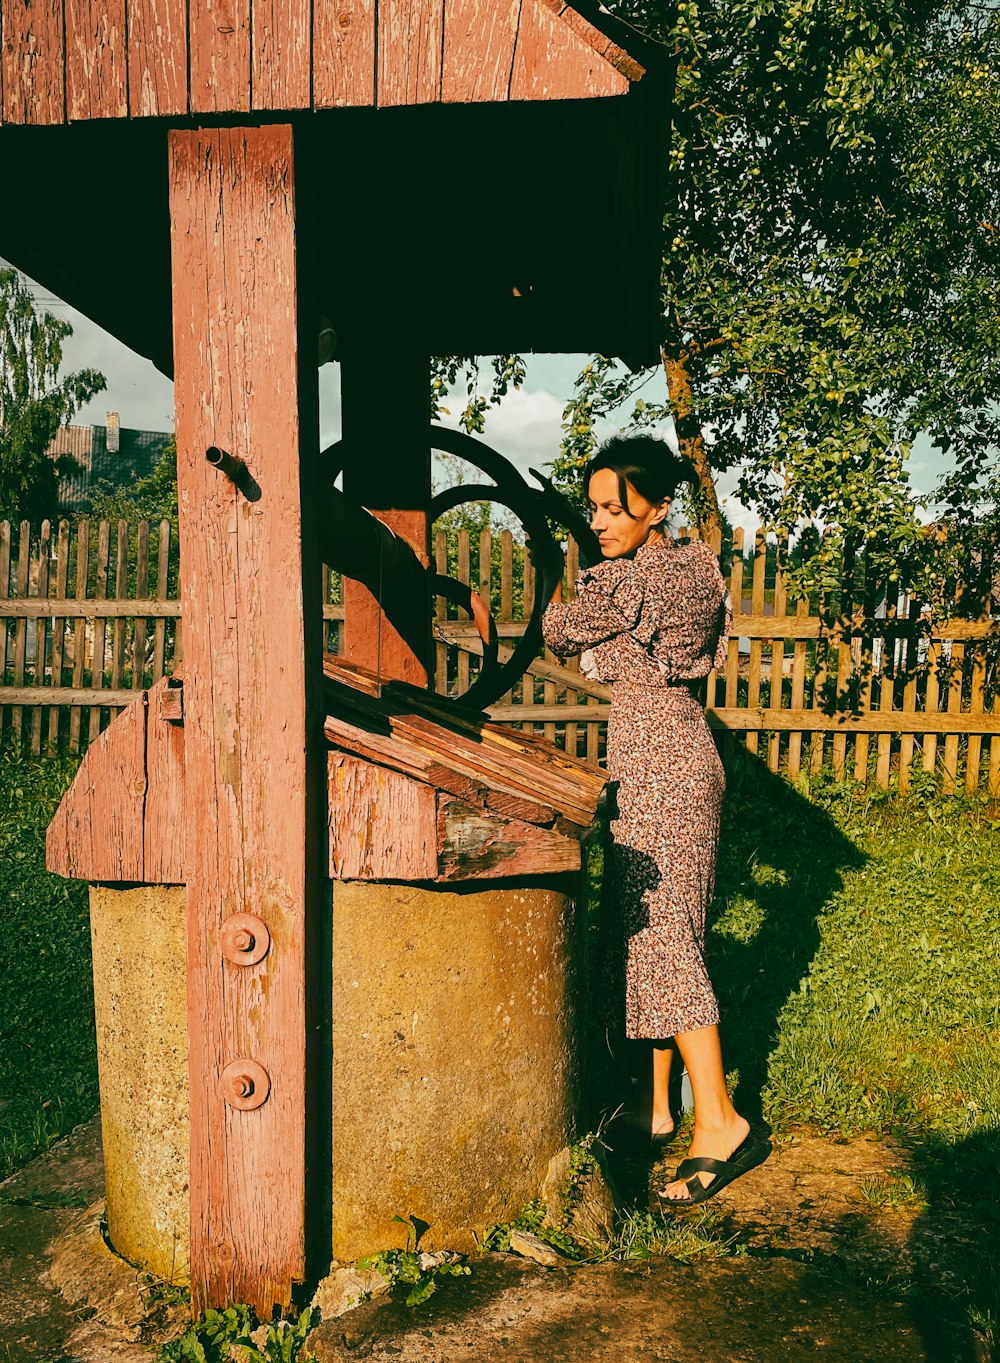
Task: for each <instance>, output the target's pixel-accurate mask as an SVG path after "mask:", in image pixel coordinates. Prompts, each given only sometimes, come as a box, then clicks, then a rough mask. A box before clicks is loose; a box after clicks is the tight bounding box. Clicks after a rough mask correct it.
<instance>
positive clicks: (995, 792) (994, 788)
mask: <svg viewBox="0 0 1000 1363" xmlns="http://www.w3.org/2000/svg"><path fill="white" fill-rule="evenodd" d="M993 723H994V724H995V725H996V726H997V731H996V732H995V733H994V735H993V737H992V738H991V739H990V769H989V772H988V774H987V778H986V780H987V784H986V790H987V794H988V795H989V797H990V802H991V808H995V807H996V804H997V801H1000V688H997V689H995V690H994V693H993Z"/></svg>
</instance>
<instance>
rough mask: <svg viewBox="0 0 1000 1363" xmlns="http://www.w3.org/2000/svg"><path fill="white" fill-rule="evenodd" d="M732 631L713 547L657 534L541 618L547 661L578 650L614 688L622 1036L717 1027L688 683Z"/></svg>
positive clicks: (702, 795)
mask: <svg viewBox="0 0 1000 1363" xmlns="http://www.w3.org/2000/svg"><path fill="white" fill-rule="evenodd" d="M730 623H731V617H730V615H729V611H728V605H727V598H726V587H725V583H724V581H723V578H722V574H721V573H720V571H719V565H718V562H717V561H716V558H715V555H714V554H713V553H712V551H711V549H710V548H709V547H708V546H707V545H706V544H704V543H703V542H702V541H700V540H693V541H691V542H690V543H688V544H686V545H678V544H677V543H675V542H674V541H673V540H671V539H670V538H668V537H664V536H661V535H659V534H658V533H656V532H654V533H653V534H651V535H650V537H649V539H648V540H647V541H646V542H645V544H643V545H642V546H641V547H640V548H639V549H638V550H637V551H636V553H635V555H634V556H633V557H632V558H620V559H607V560H605V561H604V562H602V563H598V564H597V565H595V566H594V567H593V568H589V569H587V571H586V572H584V573H583V574H582V575H581V577H580V579H579V582H578V584H577V595H576V599H575V600H574V601H571V602H567V603H562V602H559V603H553V604H552V605H550V606H549V607H548V609H547V610H546V612H545V615H544V617H543V620H542V629H543V633H544V636H545V642H546V644H547V645H548V646H549V648H550V649H552V651H553V652H554V653H556V654H558V655H559V656H560V657H564V658H565V657H568V656H569V655H570V654H573V653H582V654H583V656H582V658H581V669H582V670H583V671H584V672H585V673H586V675H588V676H590V677H593V678H595V679H597V680H600V681H606V682H612V683H613V686H612V704H611V713H610V716H609V720H608V741H607V764H608V770H609V772H610V774H611V777H612V781H613V783H614V785H613V787H612V793H613V795H614V794H616V796H617V810H616V811H615V813H616V817H614V818H613V819H612V821H611V839H612V841H611V846H610V848H609V849H608V851H609V855H608V857H607V859H606V863H605V879H604V893H603V900H604V904H605V908H606V911H607V913H608V914H609V916H610V923H609V929H610V930H609V933H608V940H609V952H608V959H607V961H606V967H607V971H608V974H607V976H606V979H607V983H608V987H609V992H610V995H611V997H612V999H614V1000H616V1001H617V1003H616V1008H615V1011H616V1012H617V1013H618V1017H619V1019H621V1005H622V1001H624V1018H623V1020H624V1025H625V1032H626V1035H627V1036H630V1037H645V1038H653V1039H662V1038H666V1037H671V1036H675V1035H676V1034H677V1033H678V1032H688V1031H693V1030H695V1029H696V1028H699V1027H707V1026H711V1025H712V1024H713V1023H717V1022H718V1020H719V1010H718V1004H717V1002H716V998H715V992H714V990H713V989H712V984H711V981H710V980H709V977H708V972H707V970H706V968H705V959H704V947H705V917H706V914H707V911H708V907H709V905H710V903H711V901H712V895H713V892H714V885H715V860H716V853H717V850H718V840H719V815H720V810H721V806H722V796H723V791H724V789H725V781H724V777H723V771H722V763H721V761H720V760H719V755H718V753H717V751H716V747H715V743H714V741H713V738H712V734H711V730H710V729H709V727H708V724H707V722H706V720H705V713H704V710H703V709H702V706H701V704H700V702H699V700H698V699H697V696H696V694H695V685H694V684H695V683H697V682H698V681H699V680H700V679H701V678H703V677H705V676H707V675H708V673H709V671H710V670H711V669H712V668H713V667H721V666H722V665H723V664H724V662H725V657H726V639H727V635H728V632H729V626H730ZM615 786H616V787H617V789H616V790H615Z"/></svg>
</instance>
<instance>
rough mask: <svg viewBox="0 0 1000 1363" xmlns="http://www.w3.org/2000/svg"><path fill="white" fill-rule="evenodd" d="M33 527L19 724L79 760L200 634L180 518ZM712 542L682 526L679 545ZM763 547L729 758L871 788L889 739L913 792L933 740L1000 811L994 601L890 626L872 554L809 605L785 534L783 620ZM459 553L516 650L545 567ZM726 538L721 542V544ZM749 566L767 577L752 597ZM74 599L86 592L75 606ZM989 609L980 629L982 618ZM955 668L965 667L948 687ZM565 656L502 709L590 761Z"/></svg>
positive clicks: (451, 669) (716, 692) (740, 586)
mask: <svg viewBox="0 0 1000 1363" xmlns="http://www.w3.org/2000/svg"><path fill="white" fill-rule="evenodd" d="M16 529H17V528H16V527H11V526H9V525H7V524H3V525H0V621H2V622H3V637H4V643H5V647H4V667H3V672H2V676H0V733H2V734H4V735H10V736H11V737H12V738H17V739H27V740H28V741H30V742H31V744H32V746H33V747H34V748H35V750H36V751H40V750H41V749H42V748H44V749H45V751H52V750H53V749H54V748H55V747H56V746H57V744H58V743H59V741H60V740H64V739H66V738H67V737H68V742H69V747H70V749H71V750H73V751H76V750H79V748H80V747H81V745H82V744H84V743H86V742H87V741H90V740H93V739H94V738H96V736H97V735H98V733H99V732H100V731H101V729H102V728H103V727H104V726H105V724H106V723H107V721H108V718H109V717H113V714H114V713H117V711H118V709H120V708H121V707H122V706H123V705H124V704H126V703H127V702H128V699H129V697H130V695H132V694H134V692H135V691H136V690H137V689H138V688H140V687H142V686H143V685H145V684H148V683H149V681H150V680H152V681H157V680H159V679H160V678H161V677H162V676H163V675H164V673H166V672H169V671H170V670H171V669H170V653H171V637H173V641H174V655H175V658H174V660H175V663H176V661H177V653H178V645H179V637H178V635H177V634H176V633H174V631H178V630H179V628H180V625H181V619H180V607H179V603H178V602H177V601H175V600H172V599H170V598H169V597H168V594H167V593H168V591H169V587H170V584H171V582H172V581H175V580H176V572H175V568H174V566H173V565H172V564H171V555H172V554H173V555H176V553H177V547H178V546H177V544H176V537H174V536H173V534H172V529H171V524H170V522H169V521H163V522H161V523H160V525H159V526H158V527H157V529H156V536H155V544H153V543H151V542H150V541H151V538H153V533H154V532H153V529H152V528H151V527H150V526H149V525H148V523H146V522H141V523H139V524H138V525H136V526H135V527H133V526H131V525H129V524H128V523H126V522H124V521H122V522H120V523H117V524H116V525H114V526H108V525H107V523H101V524H100V525H99V526H98V527H97V530H96V534H95V531H94V527H93V526H92V524H91V523H90V522H89V521H87V520H86V519H81V520H80V521H78V522H77V523H76V524H75V525H74V526H70V525H69V524H68V523H67V522H66V521H65V520H64V521H61V522H60V523H59V524H58V526H56V525H54V524H53V525H49V524H48V523H45V524H44V525H42V526H40V527H38V529H37V531H33V528H32V526H31V525H30V524H28V523H27V522H25V523H23V524H22V525H21V526H20V527H19V532H18V535H17V542H16V544H15V542H14V536H15V530H16ZM133 533H134V534H135V536H136V539H135V546H136V547H135V563H134V565H133V564H132V563H131V561H130V560H131V552H130V551H131V544H132V535H133ZM697 533H698V532H697V531H696V530H694V529H692V530H687V529H682V530H680V531H678V535H679V536H683V535H691V536H694V535H697ZM95 541H96V543H95ZM744 542H745V537H744V535H743V533H742V531H737V532H736V533H734V537H733V551H732V562H731V564H730V565H729V571H728V578H729V588H730V592H731V594H732V598H733V603H734V607H735V612H734V625H733V630H732V633H731V635H730V638H729V640H728V647H727V651H726V662H725V665H724V667H723V668H722V669H720V671H719V674H718V675H716V673H715V672H714V671H712V672H710V674H709V676H708V678H707V680H706V683H705V699H706V704H707V708H708V710H709V720H710V723H711V724H712V727H713V729H715V731H716V733H717V736H718V738H719V742H720V747H721V749H722V751H723V755H724V757H725V758H726V760H727V761H731V759H732V757H733V756H734V755H735V754H737V753H738V752H739V751H740V750H741V749H742V748H743V743H741V738H742V739H743V741H744V742H745V744H746V749H748V750H749V751H750V752H753V751H754V750H757V751H760V752H761V754H762V755H764V754H763V749H762V747H761V735H764V737H765V741H766V748H767V751H766V761H767V765H768V768H769V769H770V770H771V771H779V770H782V769H784V770H785V771H786V773H787V775H788V776H789V777H790V778H792V779H793V780H794V779H796V778H798V777H799V775H800V773H801V770H802V763H803V760H804V752H803V740H804V738H805V737H806V736H807V735H808V736H809V737H810V744H811V749H810V755H809V759H808V765H809V768H810V770H812V771H817V770H819V769H820V767H821V766H822V764H823V762H824V759H825V755H826V753H827V752H830V753H832V762H833V766H834V769H835V772H836V773H837V774H838V775H845V776H846V774H847V773H848V771H853V773H854V776H855V778H857V779H859V780H864V779H866V777H867V766H868V759H869V753H870V752H871V751H872V739H873V738H874V740H875V751H876V757H877V760H876V764H875V770H874V773H873V776H874V779H875V780H876V781H877V782H878V784H879V785H880V786H882V787H885V786H887V785H888V783H889V781H890V778H891V775H892V772H893V770H894V769H895V765H896V751H897V744H898V753H899V758H898V777H897V778H896V779H897V781H898V787H899V789H900V790H906V789H907V788H908V785H909V783H910V777H911V768H912V761H913V757H914V752H915V747H916V745H917V744H918V743H920V744H921V745H922V761H923V765H924V768H925V770H928V771H934V770H935V768H936V767H937V766H939V767H940V769H941V770H940V772H939V776H940V778H941V782H942V789H943V790H946V791H947V790H954V789H956V788H957V786H958V783H959V772H960V771H962V770H963V768H962V764H963V762H964V775H963V784H964V787H965V789H966V790H967V791H969V792H974V791H976V790H977V789H979V787H980V785H983V784H985V785H986V787H987V789H988V791H989V794H990V797H991V798H992V799H993V800H994V801H997V800H1000V687H998V677H997V665H996V661H995V650H994V647H993V643H992V642H991V641H993V640H995V638H996V636H997V634H998V633H1000V627H998V624H997V622H996V621H995V620H993V618H992V616H991V613H990V604H989V600H988V597H987V595H985V594H984V593H983V592H979V594H978V595H976V597H975V600H974V601H973V599H972V597H971V596H970V595H966V596H965V597H963V596H962V594H961V593H960V594H959V600H958V602H957V604H956V607H955V609H954V611H953V613H952V616H951V617H948V618H945V619H943V620H942V619H938V620H936V621H935V622H934V624H933V628H932V629H931V630H930V632H929V634H927V632H926V631H922V630H921V628H920V624H919V621H920V616H919V615H917V614H916V613H915V612H916V610H917V606H916V604H911V603H908V602H906V601H905V598H901V599H900V602H899V610H898V615H897V611H896V608H895V606H893V607H892V608H890V609H889V610H888V612H887V615H886V616H885V617H884V618H879V617H877V616H876V614H875V607H876V602H877V599H878V598H877V595H876V593H875V590H874V584H873V583H871V582H869V581H867V580H866V581H865V583H864V587H863V589H862V588H861V586H860V582H861V574H862V571H863V570H864V569H865V565H864V563H863V562H862V563H860V564H859V565H858V569H857V572H856V573H855V574H853V575H852V574H851V573H849V572H845V574H844V577H843V582H844V586H843V587H842V589H841V591H840V593H839V597H838V596H836V595H833V596H831V597H830V598H821V599H820V600H819V602H811V601H810V600H809V598H808V597H803V598H801V599H799V600H796V601H795V603H794V604H795V609H794V611H793V612H792V613H791V614H789V610H790V603H789V600H788V588H787V576H786V574H787V561H788V553H789V550H790V545H789V544H788V543H784V544H781V545H780V546H779V547H778V553H777V564H776V569H775V576H774V593H773V604H774V611H773V614H770V613H769V612H770V609H771V607H770V588H769V585H768V577H769V574H770V567H769V563H768V557H767V552H768V551H767V545H766V542H765V539H764V537H763V535H761V534H758V535H757V536H756V538H755V543H754V549H753V554H752V560H751V559H745V558H744ZM449 545H451V547H452V551H453V553H455V556H456V559H457V562H456V564H455V566H454V575H455V576H457V577H458V578H459V580H461V581H463V582H465V583H467V584H469V585H474V586H475V588H476V590H478V591H479V592H480V593H481V595H482V597H483V599H484V600H486V601H488V602H489V603H490V605H491V607H492V604H493V601H494V599H495V600H496V601H497V603H498V611H497V612H496V614H497V616H498V619H497V627H498V632H499V634H500V637H501V640H502V641H503V646H504V651H505V656H506V655H507V651H508V650H509V648H510V646H511V645H512V644H513V643H514V642H516V640H517V639H518V638H519V637H520V636H521V635H522V634H523V632H524V629H525V619H526V618H527V615H528V613H529V612H530V610H531V606H532V601H533V599H534V594H535V592H536V591H537V590H538V583H537V579H536V577H535V574H534V572H533V570H532V567H531V564H530V562H526V561H524V551H523V549H522V547H521V545H520V544H519V543H518V542H516V541H515V540H514V537H513V535H512V533H511V531H510V530H509V529H504V530H501V531H499V532H498V535H497V536H494V535H493V534H491V532H490V531H489V530H488V529H487V530H484V531H482V532H481V533H480V532H477V536H476V542H475V543H473V542H472V540H471V537H470V535H469V534H468V532H467V531H463V532H460V533H459V534H458V535H457V536H456V537H455V541H454V542H452V541H451V539H450V537H449V536H448V535H447V534H446V533H445V532H443V531H438V532H437V533H436V535H435V541H434V558H435V565H436V567H437V569H438V571H440V572H442V573H444V574H447V572H448V554H449ZM713 547H714V548H715V550H716V551H718V550H719V548H720V545H719V542H718V537H716V542H715V543H714V546H713ZM154 552H155V555H156V561H155V569H154V563H153V558H152V555H153V553H154ZM494 554H496V563H495V564H494V560H493V555H494ZM477 555H478V557H476V556H477ZM50 565H51V566H50ZM522 565H523V566H522ZM747 571H749V572H750V573H751V575H752V580H751V583H750V584H749V585H750V591H749V598H750V599H749V602H746V603H745V602H744V597H743V592H744V585H745V584H744V574H745V572H747ZM984 571H985V570H984ZM565 572H566V580H565V583H564V591H565V599H566V600H567V601H571V600H572V599H573V597H574V595H575V584H576V579H577V576H578V573H579V547H578V546H577V545H576V543H575V542H574V541H572V540H570V541H569V543H568V544H567V549H566V560H565ZM153 577H155V579H156V580H155V585H153V583H152V582H151V579H152V578H153ZM867 577H868V574H867V572H865V578H866V579H867ZM70 578H73V580H74V581H73V587H72V589H71V587H70ZM849 579H850V581H849ZM855 582H857V583H858V584H859V585H858V588H857V590H855V587H854V585H853V584H854V583H855ZM70 590H72V592H73V595H72V597H69V596H68V595H67V593H68V592H69V591H70ZM522 593H523V597H522ZM323 594H324V601H325V602H326V604H325V606H324V612H323V613H324V620H325V621H326V622H327V624H328V626H330V625H331V624H332V629H331V632H330V637H329V640H328V642H329V643H330V645H331V646H332V647H336V646H337V644H338V642H339V640H337V639H336V638H335V637H334V631H336V629H337V625H338V622H340V621H341V620H342V618H343V608H342V606H338V605H336V604H333V603H331V602H329V601H328V600H327V598H329V597H331V596H335V595H336V592H335V590H334V578H333V575H332V574H331V573H330V572H329V571H328V570H324V573H323ZM515 602H518V609H517V611H516V612H515ZM522 605H523V612H522V610H521V606H522ZM973 607H974V609H975V611H976V612H978V619H976V620H973V619H972V618H971V616H970V618H968V619H966V618H964V616H965V614H967V613H968V610H970V609H972V608H973ZM817 612H818V613H817ZM434 614H435V623H436V625H437V626H438V627H440V631H441V633H440V637H439V638H438V639H437V640H436V643H435V658H436V668H435V686H436V687H437V688H438V689H439V690H441V691H444V692H448V691H455V690H459V689H461V690H463V691H464V690H465V689H466V688H467V686H468V684H469V682H470V681H472V680H473V679H474V677H475V676H476V675H477V673H478V671H479V669H480V668H481V666H482V663H481V661H480V659H481V652H482V651H481V648H480V647H479V644H478V635H477V633H476V629H475V625H474V623H473V622H472V620H471V619H470V616H469V613H468V612H467V611H465V610H464V609H460V608H457V607H455V606H453V605H451V604H449V603H448V602H447V601H446V600H445V598H443V597H437V598H436V600H435V606H434ZM171 619H173V620H174V624H171V623H170V621H171ZM50 622H51V624H50ZM925 637H926V638H927V639H928V652H927V655H926V661H925V659H924V654H923V649H924V645H923V644H922V643H920V644H919V648H918V641H919V640H920V639H923V638H925ZM741 638H744V639H746V640H748V641H749V656H747V655H741V653H740V639H741ZM876 639H878V640H879V645H878V646H876V644H875V640H876ZM744 647H747V644H746V643H744ZM877 647H880V648H881V655H880V656H879V654H878V652H877ZM147 649H148V650H149V659H147V656H146V654H147ZM873 657H874V658H875V660H876V663H877V665H876V666H873ZM949 657H950V659H951V666H950V668H949V669H948V672H947V675H946V676H944V677H942V675H941V670H942V668H944V667H945V664H946V660H947V659H948V658H949ZM555 663H556V660H555V658H554V656H553V655H552V654H551V653H550V652H549V651H547V650H546V651H544V652H543V653H542V654H541V655H540V656H539V657H538V658H537V659H536V660H535V663H534V664H533V666H532V669H531V670H530V671H529V673H528V674H527V675H526V676H525V677H524V679H523V681H522V682H519V683H517V684H516V685H515V688H514V692H513V694H512V693H511V692H508V693H507V694H506V696H504V697H502V698H501V700H500V701H499V703H498V704H497V705H496V706H493V707H491V710H492V712H493V713H494V715H495V716H496V717H498V718H500V719H502V720H503V722H509V723H514V724H519V725H522V726H524V727H525V728H526V729H529V730H531V731H538V732H540V733H541V732H544V734H545V736H546V737H547V738H548V739H550V740H551V741H554V742H556V743H557V744H559V745H561V746H563V747H564V748H565V750H566V751H567V752H569V753H573V754H577V753H585V754H586V756H587V757H588V758H589V759H590V760H591V761H597V760H598V759H599V757H600V756H601V753H602V747H603V733H604V730H603V726H604V724H605V723H606V722H607V714H608V706H607V696H608V690H607V688H606V687H603V688H602V687H595V685H594V684H593V683H591V682H589V681H588V680H587V679H586V678H584V677H583V676H582V675H581V674H580V672H579V667H578V663H577V662H576V660H575V659H571V660H569V661H560V662H559V664H558V666H555ZM834 667H836V677H834ZM786 668H787V669H788V673H789V680H790V690H789V691H786V686H785V675H786ZM810 670H811V671H812V675H810ZM810 687H811V689H810ZM102 699H103V701H104V704H103V706H102V703H101V702H102ZM897 707H899V708H897ZM63 711H66V712H67V719H68V723H66V721H64V720H63V717H62V715H63ZM85 714H86V719H85V718H84V715H85ZM897 736H898V737H897ZM827 737H829V747H826V746H825V745H826V739H827ZM984 744H985V746H984ZM852 745H853V746H852ZM939 755H940V758H941V761H940V763H938V761H937V759H938V756H939Z"/></svg>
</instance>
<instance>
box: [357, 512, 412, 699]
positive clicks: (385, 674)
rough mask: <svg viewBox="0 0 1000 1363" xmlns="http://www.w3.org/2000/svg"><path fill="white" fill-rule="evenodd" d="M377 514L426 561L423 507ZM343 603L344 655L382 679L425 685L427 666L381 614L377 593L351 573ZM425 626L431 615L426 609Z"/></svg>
mask: <svg viewBox="0 0 1000 1363" xmlns="http://www.w3.org/2000/svg"><path fill="white" fill-rule="evenodd" d="M378 518H379V520H380V521H382V522H383V523H384V524H385V525H387V526H388V527H389V529H390V530H391V531H392V532H393V534H395V535H398V536H399V537H400V538H401V539H404V540H406V542H407V544H409V545H410V546H411V547H412V548H414V549H415V550H416V551H417V553H418V556H419V557H420V558H421V559H422V560H423V561H424V562H425V563H426V562H427V553H426V549H425V548H424V546H425V545H426V542H427V533H428V521H427V515H426V513H425V512H423V511H382V510H380V511H379V512H378ZM341 596H342V599H343V603H344V618H345V622H346V627H345V631H344V656H345V657H346V658H347V659H349V660H350V661H351V662H354V663H359V664H360V665H361V666H362V667H369V668H371V670H372V671H373V672H375V673H376V674H377V675H378V676H379V677H380V678H383V679H385V680H395V681H405V682H409V683H410V684H411V685H413V686H426V684H427V668H426V666H425V665H424V663H423V662H422V661H421V660H420V659H419V658H418V657H417V655H416V654H415V653H414V652H413V650H412V648H410V646H409V644H408V643H407V642H406V640H405V639H404V638H403V636H402V635H401V634H400V633H399V631H398V630H397V629H396V628H395V626H394V625H393V624H392V623H391V622H390V621H389V620H388V619H387V618H386V616H385V615H384V614H383V612H382V609H381V607H380V606H379V603H378V598H377V594H375V593H372V592H370V591H369V590H368V588H367V587H366V586H365V585H364V583H363V582H358V581H356V580H355V579H354V578H352V577H345V578H344V579H343V585H342V587H341ZM427 623H428V630H429V629H430V615H429V613H428V622H427Z"/></svg>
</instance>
